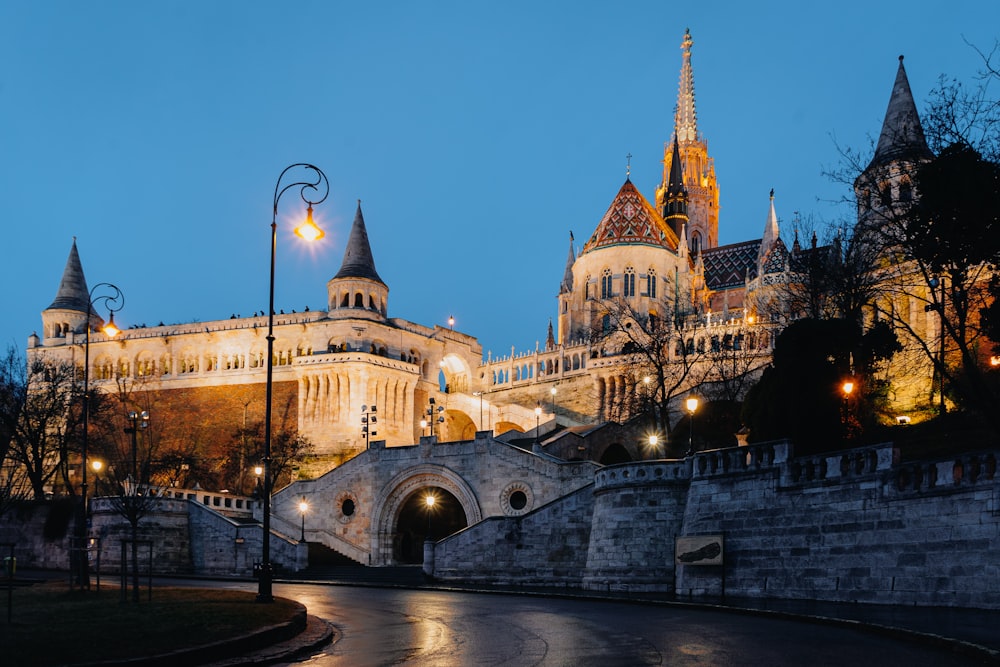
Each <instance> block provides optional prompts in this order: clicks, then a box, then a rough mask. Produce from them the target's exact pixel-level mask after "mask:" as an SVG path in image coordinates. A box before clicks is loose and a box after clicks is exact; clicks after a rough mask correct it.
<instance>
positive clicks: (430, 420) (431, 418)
mask: <svg viewBox="0 0 1000 667" xmlns="http://www.w3.org/2000/svg"><path fill="white" fill-rule="evenodd" d="M427 406H428V407H427V419H426V420H424V419H421V420H420V428H423V427H424V426H430V429H431V435H434V424H443V423H444V415H443V414H441V413H443V412H444V406H443V405H437V401H435V400H434V397H433V396H431V397H430V398H428V399H427ZM435 407H437V411H436V412H435V410H434V408H435ZM425 421H426V422H427V423H426V424H424V422H425ZM439 433H440V431H439Z"/></svg>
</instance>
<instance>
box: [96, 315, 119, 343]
mask: <svg viewBox="0 0 1000 667" xmlns="http://www.w3.org/2000/svg"><path fill="white" fill-rule="evenodd" d="M101 331H103V332H104V335H105V336H107V337H108V338H114V337H115V336H117V335H118V334H120V333H121V332H122V330H121V329H119V328H118V327H117V326H115V314H114V313H111V317H110V318H109V319H108V323H107V324H105V325H104V327H103V328H102V329H101Z"/></svg>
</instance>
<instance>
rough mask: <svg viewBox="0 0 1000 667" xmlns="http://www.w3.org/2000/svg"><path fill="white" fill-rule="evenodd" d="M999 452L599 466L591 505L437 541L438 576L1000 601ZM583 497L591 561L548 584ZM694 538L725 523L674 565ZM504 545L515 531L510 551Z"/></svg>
mask: <svg viewBox="0 0 1000 667" xmlns="http://www.w3.org/2000/svg"><path fill="white" fill-rule="evenodd" d="M997 458H998V455H997V453H996V452H986V453H978V454H965V455H961V456H957V457H954V458H949V459H942V460H937V461H921V462H908V463H900V462H899V460H898V452H897V450H895V449H894V448H893V447H892V445H880V446H874V447H867V448H862V449H855V450H851V451H847V452H839V453H836V454H830V455H821V456H812V457H805V458H800V459H796V458H794V457H793V456H792V449H791V445H790V444H788V443H784V442H780V443H770V444H761V445H753V446H750V447H738V448H732V449H725V450H716V451H712V452H702V453H699V454H696V455H695V456H693V457H690V458H689V459H687V460H685V461H644V462H633V463H627V464H621V465H615V466H607V467H604V468H602V469H600V470H599V471H598V472H597V473H596V475H595V484H594V486H593V490H592V496H593V501H592V503H587V502H585V501H584V500H583V496H585V495H586V494H587V493H590V490H589V489H584V490H581V491H580V492H578V493H576V494H572V495H571V496H567V497H566V498H565V499H563V500H560V501H557V502H555V503H552V504H551V505H547V506H545V507H544V508H539V509H538V510H536V511H535V512H532V513H530V514H528V515H526V516H524V517H519V518H517V519H515V520H491V521H487V522H483V524H480V525H476V526H472V527H470V528H469V529H468V530H466V531H464V532H463V533H460V534H459V535H456V536H453V537H450V538H448V539H446V540H444V541H442V542H439V543H438V544H437V546H436V548H435V553H434V565H435V572H434V574H435V575H436V576H437V577H438V578H440V579H445V580H448V579H451V580H471V581H480V582H488V581H490V580H495V581H498V582H501V581H502V582H508V583H510V582H513V583H543V584H544V583H549V584H551V585H559V586H567V585H569V586H579V587H582V588H585V589H590V590H618V591H657V592H667V593H669V592H676V594H677V595H679V596H681V597H692V598H695V597H703V596H711V597H717V596H721V595H726V596H731V597H755V598H802V599H823V600H839V601H856V602H869V603H885V604H902V605H947V606H963V607H978V608H991V609H997V608H1000V576H998V575H1000V556H998V554H1000V479H998V478H997V475H996V468H997ZM563 503H565V506H564V507H563V506H561V505H562V504H563ZM588 506H589V508H591V514H590V517H589V518H590V521H591V529H590V531H589V542H588V545H587V557H586V561H585V562H581V560H582V559H576V560H573V559H570V560H567V561H565V562H564V565H565V568H564V569H562V570H561V571H560V573H559V576H558V577H551V581H549V582H546V581H545V577H544V576H541V575H542V574H543V573H545V572H546V569H547V565H546V563H545V560H544V553H545V552H544V546H545V545H546V544H547V542H548V541H550V540H553V539H554V537H553V536H558V535H561V534H562V533H563V532H564V531H566V532H569V533H570V534H574V533H576V534H578V533H579V530H578V529H577V528H576V526H578V525H579V524H580V523H581V522H582V521H584V517H583V516H582V514H584V513H586V512H587V511H588ZM529 533H530V537H525V536H526V535H528V534H529ZM698 536H701V537H709V536H711V537H716V536H718V537H721V542H722V545H723V551H722V560H723V564H722V565H695V564H678V563H677V559H676V557H675V547H676V543H677V538H679V537H698ZM510 544H521V545H522V547H521V549H520V550H518V552H517V553H516V555H515V556H511V555H510V554H509V545H510ZM555 544H557V545H558V544H559V542H558V541H556V542H555ZM574 570H575V571H574Z"/></svg>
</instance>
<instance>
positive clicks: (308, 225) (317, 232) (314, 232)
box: [295, 204, 326, 242]
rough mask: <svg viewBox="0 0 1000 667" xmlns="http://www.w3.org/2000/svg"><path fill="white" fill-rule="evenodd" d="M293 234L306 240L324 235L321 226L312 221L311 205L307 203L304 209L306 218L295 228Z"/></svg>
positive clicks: (314, 239) (317, 238)
mask: <svg viewBox="0 0 1000 667" xmlns="http://www.w3.org/2000/svg"><path fill="white" fill-rule="evenodd" d="M295 235H296V236H298V237H299V238H301V239H305V240H306V241H310V242H312V241H319V240H320V239H321V238H323V237H324V236H326V232H324V231H323V228H322V227H320V226H319V225H317V224H316V222H315V221H313V207H312V204H309V207H308V208H307V209H306V219H305V222H303V223H302V224H301V225H299V226H298V227H296V228H295Z"/></svg>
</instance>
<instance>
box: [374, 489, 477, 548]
mask: <svg viewBox="0 0 1000 667" xmlns="http://www.w3.org/2000/svg"><path fill="white" fill-rule="evenodd" d="M428 498H432V499H433V503H430V502H428ZM468 525H469V521H468V519H467V518H466V516H465V510H463V509H462V504H461V503H460V502H459V501H458V499H457V498H456V497H455V496H453V495H452V494H451V493H450V492H449V491H447V490H445V489H442V488H441V487H437V486H427V487H424V488H422V489H418V490H416V491H414V492H413V493H411V494H410V495H409V496H407V497H406V500H405V501H403V505H402V507H400V509H399V517H398V518H397V519H396V530H395V535H394V539H393V560H395V561H396V562H397V563H407V564H419V563H423V562H424V540H425V539H427V538H428V537H430V539H432V540H435V541H436V540H440V539H442V538H444V537H447V536H448V535H451V534H452V533H456V532H458V531H460V530H462V529H463V528H465V527H467V526H468Z"/></svg>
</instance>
